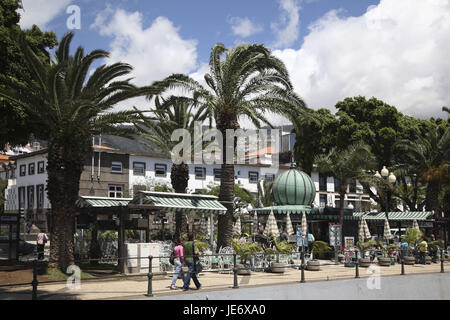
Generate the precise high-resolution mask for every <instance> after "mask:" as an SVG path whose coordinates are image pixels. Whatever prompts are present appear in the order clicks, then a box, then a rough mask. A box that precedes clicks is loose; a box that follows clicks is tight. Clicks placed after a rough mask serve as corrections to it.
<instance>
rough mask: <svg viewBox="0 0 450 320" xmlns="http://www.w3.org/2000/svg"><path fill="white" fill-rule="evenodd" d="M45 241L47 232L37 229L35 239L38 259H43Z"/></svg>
mask: <svg viewBox="0 0 450 320" xmlns="http://www.w3.org/2000/svg"><path fill="white" fill-rule="evenodd" d="M47 241H48V236H47V234H46V233H45V232H42V230H39V233H38V235H37V240H36V244H37V253H38V260H42V259H44V248H45V244H46V243H47Z"/></svg>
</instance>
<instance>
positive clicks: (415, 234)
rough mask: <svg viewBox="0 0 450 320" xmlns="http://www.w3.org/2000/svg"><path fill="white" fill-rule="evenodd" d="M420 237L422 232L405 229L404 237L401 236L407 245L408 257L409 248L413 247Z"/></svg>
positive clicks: (409, 253)
mask: <svg viewBox="0 0 450 320" xmlns="http://www.w3.org/2000/svg"><path fill="white" fill-rule="evenodd" d="M421 236H422V231H419V230H417V229H415V228H407V229H406V232H405V235H404V236H402V238H403V240H405V241H406V242H407V243H408V245H409V246H408V255H411V252H410V247H414V246H415V245H416V243H417V241H418V240H419V239H420V237H421Z"/></svg>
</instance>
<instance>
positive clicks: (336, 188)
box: [334, 178, 339, 192]
mask: <svg viewBox="0 0 450 320" xmlns="http://www.w3.org/2000/svg"><path fill="white" fill-rule="evenodd" d="M334 192H339V179H337V178H334Z"/></svg>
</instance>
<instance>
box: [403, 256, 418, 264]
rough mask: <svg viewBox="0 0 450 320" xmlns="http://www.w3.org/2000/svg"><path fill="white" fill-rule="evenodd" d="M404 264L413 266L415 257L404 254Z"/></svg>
mask: <svg viewBox="0 0 450 320" xmlns="http://www.w3.org/2000/svg"><path fill="white" fill-rule="evenodd" d="M403 259H404V261H405V265H409V266H413V265H414V264H415V263H416V258H415V257H413V256H405V257H404V258H403Z"/></svg>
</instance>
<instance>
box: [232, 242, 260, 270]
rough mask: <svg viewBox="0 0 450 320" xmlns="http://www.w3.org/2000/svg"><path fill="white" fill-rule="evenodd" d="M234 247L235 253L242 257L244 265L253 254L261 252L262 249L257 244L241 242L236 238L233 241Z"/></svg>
mask: <svg viewBox="0 0 450 320" xmlns="http://www.w3.org/2000/svg"><path fill="white" fill-rule="evenodd" d="M232 246H233V250H234V252H236V254H237V255H239V256H240V257H241V260H242V261H243V263H244V264H245V263H246V262H247V260H248V259H249V258H250V257H251V256H252V255H253V254H255V253H257V252H259V251H260V250H261V247H260V246H259V245H258V244H257V243H254V242H249V241H241V240H238V239H234V238H233V239H232Z"/></svg>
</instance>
